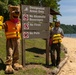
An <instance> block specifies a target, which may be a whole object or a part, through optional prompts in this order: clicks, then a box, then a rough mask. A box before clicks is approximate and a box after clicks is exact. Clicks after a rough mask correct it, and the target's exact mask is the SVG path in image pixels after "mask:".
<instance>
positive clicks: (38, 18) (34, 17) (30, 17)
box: [22, 13, 49, 22]
mask: <svg viewBox="0 0 76 75" xmlns="http://www.w3.org/2000/svg"><path fill="white" fill-rule="evenodd" d="M22 20H23V21H33V22H48V21H49V15H40V14H26V13H23V15H22Z"/></svg>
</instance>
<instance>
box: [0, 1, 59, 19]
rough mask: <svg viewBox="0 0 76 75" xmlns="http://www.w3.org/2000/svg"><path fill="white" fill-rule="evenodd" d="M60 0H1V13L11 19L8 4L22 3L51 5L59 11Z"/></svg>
mask: <svg viewBox="0 0 76 75" xmlns="http://www.w3.org/2000/svg"><path fill="white" fill-rule="evenodd" d="M59 1H60V0H0V15H2V16H4V19H5V20H7V19H9V15H8V5H9V4H12V5H20V4H21V3H23V4H26V5H34V6H44V7H50V8H51V9H54V10H55V11H58V12H59V9H60V8H59V6H60V5H59V4H58V2H59Z"/></svg>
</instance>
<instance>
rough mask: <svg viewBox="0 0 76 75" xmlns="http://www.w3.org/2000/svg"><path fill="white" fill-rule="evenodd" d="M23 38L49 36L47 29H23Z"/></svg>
mask: <svg viewBox="0 0 76 75" xmlns="http://www.w3.org/2000/svg"><path fill="white" fill-rule="evenodd" d="M23 38H25V39H29V38H49V31H26V32H25V31H24V32H23Z"/></svg>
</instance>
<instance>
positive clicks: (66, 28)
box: [60, 24, 76, 34]
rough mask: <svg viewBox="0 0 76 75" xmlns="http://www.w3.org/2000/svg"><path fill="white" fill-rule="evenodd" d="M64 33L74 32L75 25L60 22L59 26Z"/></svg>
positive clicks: (75, 31) (75, 30)
mask: <svg viewBox="0 0 76 75" xmlns="http://www.w3.org/2000/svg"><path fill="white" fill-rule="evenodd" d="M60 27H61V28H62V29H63V31H64V33H65V34H69V33H71V34H74V33H75V34H76V25H65V24H61V26H60Z"/></svg>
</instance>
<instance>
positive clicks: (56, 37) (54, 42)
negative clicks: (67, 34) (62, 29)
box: [52, 34, 62, 44]
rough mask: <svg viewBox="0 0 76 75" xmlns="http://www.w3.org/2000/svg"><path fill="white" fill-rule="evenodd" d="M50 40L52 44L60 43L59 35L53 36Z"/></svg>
mask: <svg viewBox="0 0 76 75" xmlns="http://www.w3.org/2000/svg"><path fill="white" fill-rule="evenodd" d="M52 40H53V44H56V43H60V42H62V39H61V34H54V35H53V38H52Z"/></svg>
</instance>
